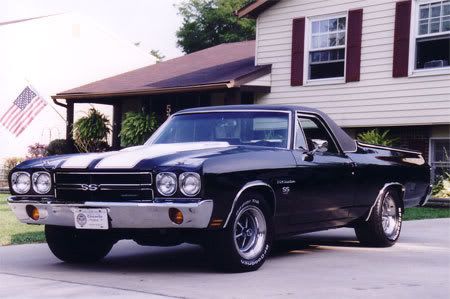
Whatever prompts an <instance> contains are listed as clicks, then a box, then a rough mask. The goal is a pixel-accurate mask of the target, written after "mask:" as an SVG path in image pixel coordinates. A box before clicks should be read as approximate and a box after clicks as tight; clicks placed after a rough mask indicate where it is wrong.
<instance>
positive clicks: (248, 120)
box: [150, 112, 289, 148]
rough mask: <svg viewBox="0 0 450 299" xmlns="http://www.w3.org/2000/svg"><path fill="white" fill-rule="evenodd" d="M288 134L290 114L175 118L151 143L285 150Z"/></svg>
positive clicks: (206, 115) (188, 115) (210, 115)
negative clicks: (207, 143) (223, 144)
mask: <svg viewBox="0 0 450 299" xmlns="http://www.w3.org/2000/svg"><path fill="white" fill-rule="evenodd" d="M288 132H289V114H288V113H283V112H210V113H198V114H195V113H193V114H181V115H176V116H174V117H173V118H172V119H171V120H170V121H169V123H168V124H167V125H165V126H164V128H163V129H162V131H161V132H160V134H157V137H156V138H154V139H153V140H151V141H150V143H152V144H158V143H159V144H160V143H182V142H202V141H223V142H228V143H229V144H230V145H255V146H269V147H282V148H286V147H287V146H288V137H289V136H288Z"/></svg>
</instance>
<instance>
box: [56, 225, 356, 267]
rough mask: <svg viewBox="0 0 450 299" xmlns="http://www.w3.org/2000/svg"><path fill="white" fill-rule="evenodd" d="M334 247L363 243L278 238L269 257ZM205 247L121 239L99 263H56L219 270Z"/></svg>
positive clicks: (345, 238)
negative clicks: (155, 243)
mask: <svg viewBox="0 0 450 299" xmlns="http://www.w3.org/2000/svg"><path fill="white" fill-rule="evenodd" d="M330 247H360V245H359V243H358V242H357V241H356V238H349V237H348V235H347V236H326V235H320V236H315V235H309V234H308V235H300V236H297V237H294V238H290V239H286V240H279V241H276V242H274V246H273V249H272V252H271V256H270V258H269V259H272V258H275V259H278V258H294V257H293V256H292V253H297V254H300V256H301V254H302V253H304V254H306V253H321V252H324V253H325V252H328V251H330V250H332V248H330ZM211 264H212V263H211V262H210V260H209V258H208V255H207V254H206V252H205V250H204V249H203V248H202V247H200V246H196V245H190V244H182V245H179V246H175V247H145V246H138V245H134V244H132V243H130V242H126V243H123V242H119V244H116V246H115V248H113V250H112V252H111V253H110V254H109V255H108V256H107V257H106V258H105V259H103V260H102V261H100V262H98V263H95V264H68V263H63V262H58V263H55V264H54V265H53V266H54V267H57V268H58V269H61V268H63V269H68V270H69V269H76V270H82V271H89V272H105V273H111V272H118V273H124V272H127V273H129V272H133V273H141V272H142V273H152V272H154V273H180V272H183V273H217V270H216V269H214V267H213V266H212V265H211Z"/></svg>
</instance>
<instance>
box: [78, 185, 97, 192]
mask: <svg viewBox="0 0 450 299" xmlns="http://www.w3.org/2000/svg"><path fill="white" fill-rule="evenodd" d="M98 189H99V186H98V185H96V184H90V185H87V184H82V185H81V190H83V191H97V190H98Z"/></svg>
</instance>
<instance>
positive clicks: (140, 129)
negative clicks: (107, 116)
mask: <svg viewBox="0 0 450 299" xmlns="http://www.w3.org/2000/svg"><path fill="white" fill-rule="evenodd" d="M157 128H158V121H157V120H156V115H155V114H154V113H152V114H150V115H149V114H146V113H143V112H139V113H138V112H127V113H126V114H125V119H124V121H123V123H122V130H121V131H120V134H119V136H120V143H121V145H122V146H124V147H127V146H135V145H141V144H144V142H145V141H146V140H147V139H148V138H149V137H150V136H151V135H152V134H153V132H154V131H155V130H156V129H157Z"/></svg>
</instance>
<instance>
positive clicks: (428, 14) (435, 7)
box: [414, 0, 450, 69]
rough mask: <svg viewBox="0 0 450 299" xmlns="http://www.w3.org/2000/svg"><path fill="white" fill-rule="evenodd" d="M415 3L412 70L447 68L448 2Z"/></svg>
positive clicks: (449, 58)
mask: <svg viewBox="0 0 450 299" xmlns="http://www.w3.org/2000/svg"><path fill="white" fill-rule="evenodd" d="M417 3H418V5H417V6H416V10H417V11H416V15H417V20H416V26H417V27H416V28H417V29H416V36H415V49H416V55H415V62H414V68H415V69H432V68H443V67H448V66H449V62H450V1H449V0H446V1H434V2H424V1H418V2H417Z"/></svg>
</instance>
